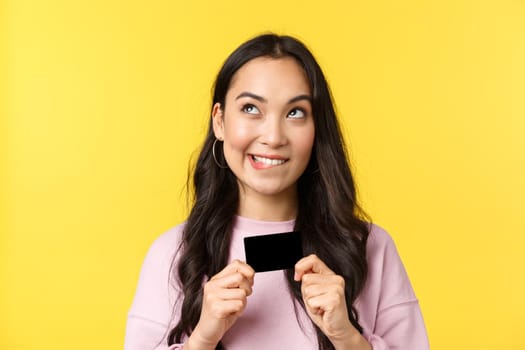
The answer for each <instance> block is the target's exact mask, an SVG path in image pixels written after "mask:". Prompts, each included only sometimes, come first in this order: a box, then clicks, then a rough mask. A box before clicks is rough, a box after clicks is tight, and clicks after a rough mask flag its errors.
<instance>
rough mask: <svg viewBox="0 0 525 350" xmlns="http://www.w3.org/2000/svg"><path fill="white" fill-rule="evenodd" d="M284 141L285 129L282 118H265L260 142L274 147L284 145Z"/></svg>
mask: <svg viewBox="0 0 525 350" xmlns="http://www.w3.org/2000/svg"><path fill="white" fill-rule="evenodd" d="M286 142H287V137H286V130H285V126H284V125H283V122H282V119H281V118H279V117H269V118H266V121H265V122H264V124H263V127H262V132H261V143H263V144H265V145H268V146H270V147H273V148H275V147H280V146H283V145H285V144H286Z"/></svg>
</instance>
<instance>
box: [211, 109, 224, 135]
mask: <svg viewBox="0 0 525 350" xmlns="http://www.w3.org/2000/svg"><path fill="white" fill-rule="evenodd" d="M211 116H212V118H213V133H214V134H215V137H216V138H217V139H219V140H221V141H222V140H224V113H223V110H222V107H221V104H220V103H219V102H217V103H215V104H214V105H213V109H212V112H211Z"/></svg>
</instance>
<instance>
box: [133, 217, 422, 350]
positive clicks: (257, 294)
mask: <svg viewBox="0 0 525 350" xmlns="http://www.w3.org/2000/svg"><path fill="white" fill-rule="evenodd" d="M183 227H184V226H183V225H179V226H177V227H174V228H173V229H171V230H169V231H168V232H166V233H165V234H163V235H162V236H160V237H159V238H158V239H157V240H156V241H155V242H154V243H153V244H152V246H151V248H150V249H149V252H148V254H147V256H146V259H145V261H144V264H143V266H142V270H141V272H140V278H139V282H138V287H137V291H136V294H135V298H134V300H133V304H132V306H131V309H130V311H129V314H128V320H127V325H126V337H125V343H124V349H125V350H153V349H156V350H167V349H169V350H174V349H182V346H183V344H174V345H172V346H170V347H168V346H167V341H166V336H167V333H168V332H169V330H170V329H171V328H172V327H173V325H174V324H175V323H176V320H177V319H178V318H179V316H180V302H176V300H177V297H178V296H179V289H178V286H177V285H176V284H175V283H173V282H170V283H169V284H168V278H169V269H170V263H171V260H172V256H173V254H174V252H175V249H176V247H178V245H179V243H180V240H181V237H182V230H183ZM293 227H294V221H293V220H291V221H284V222H263V221H256V220H251V219H247V218H243V217H236V219H235V224H234V227H233V235H232V243H231V247H230V261H232V260H234V259H239V260H243V261H245V260H246V259H245V256H244V245H243V238H244V237H246V236H255V235H261V234H269V233H279V232H289V231H293ZM367 260H368V268H369V271H368V279H367V283H366V285H365V288H364V289H363V291H362V292H361V294H360V296H359V297H358V299H357V300H356V302H355V304H354V305H355V307H356V309H357V311H358V314H359V324H360V325H361V326H362V327H363V329H364V332H363V335H364V336H365V338H366V339H368V341H369V342H370V344H371V345H372V348H373V349H374V350H427V349H429V345H428V339H427V334H426V330H425V325H424V322H423V317H422V315H421V311H420V308H419V304H418V301H417V299H416V296H415V295H414V291H413V290H412V286H411V285H410V281H409V279H408V276H407V273H406V271H405V269H404V267H403V264H402V262H401V260H400V258H399V255H398V253H397V250H396V247H395V245H394V242H393V241H392V239H391V238H390V236H389V235H388V233H386V232H385V231H384V230H383V229H381V228H380V227H378V226H376V225H373V226H372V230H371V233H370V236H369V238H368V245H367ZM293 303H294V301H293V299H292V297H291V296H290V295H289V293H288V288H287V285H286V280H285V278H284V273H283V271H270V272H262V273H256V274H255V280H254V285H253V294H252V295H251V296H249V297H248V303H247V306H246V308H245V310H244V312H243V314H242V315H241V317H240V318H239V319H238V320H237V322H236V323H235V324H234V325H233V326H232V328H230V330H229V331H228V332H227V333H226V334H225V336H224V337H223V339H222V344H223V345H224V346H225V348H226V349H228V350H246V349H250V350H262V349H264V350H268V349H272V350H277V349H283V350H293V349H301V350H310V349H311V350H317V349H318V344H317V338H316V336H315V330H314V328H313V326H312V323H311V321H310V320H309V317H308V315H307V314H306V313H305V312H304V311H303V309H302V308H301V307H300V306H299V307H298V308H297V310H299V313H298V315H299V321H298V319H297V317H296V314H295V312H294V307H293ZM174 305H175V307H174V308H173V306H174ZM172 309H174V319H173V320H172V317H171V316H172V314H171V310H172Z"/></svg>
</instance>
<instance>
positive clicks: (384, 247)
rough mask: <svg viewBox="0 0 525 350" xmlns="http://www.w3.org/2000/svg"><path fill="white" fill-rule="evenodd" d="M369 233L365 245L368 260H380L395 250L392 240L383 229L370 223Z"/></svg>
mask: <svg viewBox="0 0 525 350" xmlns="http://www.w3.org/2000/svg"><path fill="white" fill-rule="evenodd" d="M369 232H370V233H369V235H368V240H367V244H366V250H367V257H368V260H370V259H377V258H381V257H382V256H383V255H384V254H385V253H387V252H391V251H392V250H396V245H395V243H394V240H393V239H392V237H391V236H390V234H389V233H388V232H387V231H386V230H385V229H384V228H382V227H381V226H379V225H377V224H372V223H370V224H369ZM396 251H397V250H396Z"/></svg>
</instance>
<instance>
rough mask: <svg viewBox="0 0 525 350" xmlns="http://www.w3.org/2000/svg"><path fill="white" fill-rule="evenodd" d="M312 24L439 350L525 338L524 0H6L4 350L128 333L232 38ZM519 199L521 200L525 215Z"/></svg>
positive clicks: (106, 341)
mask: <svg viewBox="0 0 525 350" xmlns="http://www.w3.org/2000/svg"><path fill="white" fill-rule="evenodd" d="M267 30H272V31H277V32H278V33H289V34H293V35H296V36H298V37H299V38H302V39H303V40H304V41H305V42H306V43H307V44H308V45H309V46H310V47H311V48H312V50H313V52H314V53H315V54H316V56H317V57H318V59H319V61H320V63H321V65H322V67H323V68H324V70H325V72H326V75H327V77H328V79H329V82H330V84H331V88H332V90H333V93H334V96H335V100H336V102H337V107H338V110H339V112H340V116H341V119H342V122H343V124H344V127H345V130H346V135H347V137H348V143H349V146H350V149H351V157H352V161H353V164H354V166H355V168H356V175H357V180H358V183H359V186H360V194H361V199H362V201H363V204H364V207H365V209H366V210H367V211H368V212H369V213H370V214H371V216H372V217H373V219H374V221H375V222H376V223H378V224H380V225H382V226H383V227H385V228H386V229H387V230H388V231H389V232H390V233H391V234H392V236H393V237H394V239H395V241H396V243H397V245H398V249H399V251H400V254H401V256H402V258H403V260H404V262H405V264H406V267H407V269H408V272H409V274H410V277H411V279H412V282H413V285H414V288H415V290H416V293H417V295H418V297H419V298H420V302H421V307H422V310H423V313H424V316H425V320H426V325H427V328H428V332H429V336H430V340H431V346H432V348H433V349H447V350H450V349H477V350H482V349H507V350H508V349H516V350H517V349H525V337H524V336H523V331H524V330H525V326H524V325H525V316H524V311H525V307H524V306H525V302H524V297H523V296H524V295H525V279H524V277H523V276H524V273H523V268H524V265H525V264H524V259H523V258H522V254H523V251H524V249H525V238H524V236H525V235H524V234H525V224H524V221H523V218H522V217H520V216H522V214H523V211H524V198H525V188H524V185H523V181H524V179H525V170H524V169H525V152H524V151H525V137H524V134H525V102H524V101H525V2H524V1H521V0H514V1H513V0H494V1H482V0H479V1H476V0H472V1H466V0H462V1H459V0H441V1H440V0H435V1H422V0H397V1H389V0H383V1H357V0H355V1H322V2H318V1H312V2H311V3H308V2H305V1H282V0H277V1H276V0H267V1H262V2H254V1H248V2H247V1H123V0H122V1H117V0H111V1H110V0H96V1H93V0H92V1H70V0H62V1H59V0H42V1H36V0H35V1H28V0H5V1H4V2H3V3H0V33H1V34H0V35H1V36H0V113H1V119H0V156H1V158H0V186H1V187H0V191H1V192H0V194H1V197H0V199H1V201H0V205H1V207H0V209H1V210H0V219H1V221H0V349H2V350H3V349H6V350H7V349H8V350H11V349H16V350H18V349H21V350H22V349H23V350H25V349H37V348H38V349H75V350H82V349H86V350H87V349H89V350H92V349H119V348H122V344H123V337H124V327H125V322H126V312H127V310H128V308H129V306H130V303H131V300H132V297H133V294H134V289H135V286H136V282H137V277H138V272H139V268H140V265H141V263H142V259H143V258H144V254H145V252H146V250H147V248H148V246H149V245H150V243H151V242H152V241H153V240H154V239H155V237H157V236H158V235H160V234H161V233H163V232H164V231H165V230H167V229H168V228H170V227H171V226H173V225H175V224H177V223H179V222H180V221H182V220H183V219H184V217H185V213H186V204H185V197H184V195H183V187H184V182H185V179H186V171H187V164H188V161H189V159H190V156H191V154H192V152H194V151H195V150H196V149H197V147H198V145H199V142H200V140H201V138H202V135H203V131H204V128H205V127H206V125H207V113H208V109H209V102H210V86H211V83H212V81H213V78H214V76H215V74H216V72H217V70H218V69H219V67H220V64H221V63H222V61H223V60H224V59H225V58H226V56H227V54H228V53H229V52H231V50H233V49H234V48H235V47H236V46H237V45H238V44H240V43H241V42H242V41H244V40H246V39H248V38H250V37H252V36H253V35H255V34H258V33H260V32H262V31H267ZM520 214H521V215H520Z"/></svg>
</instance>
